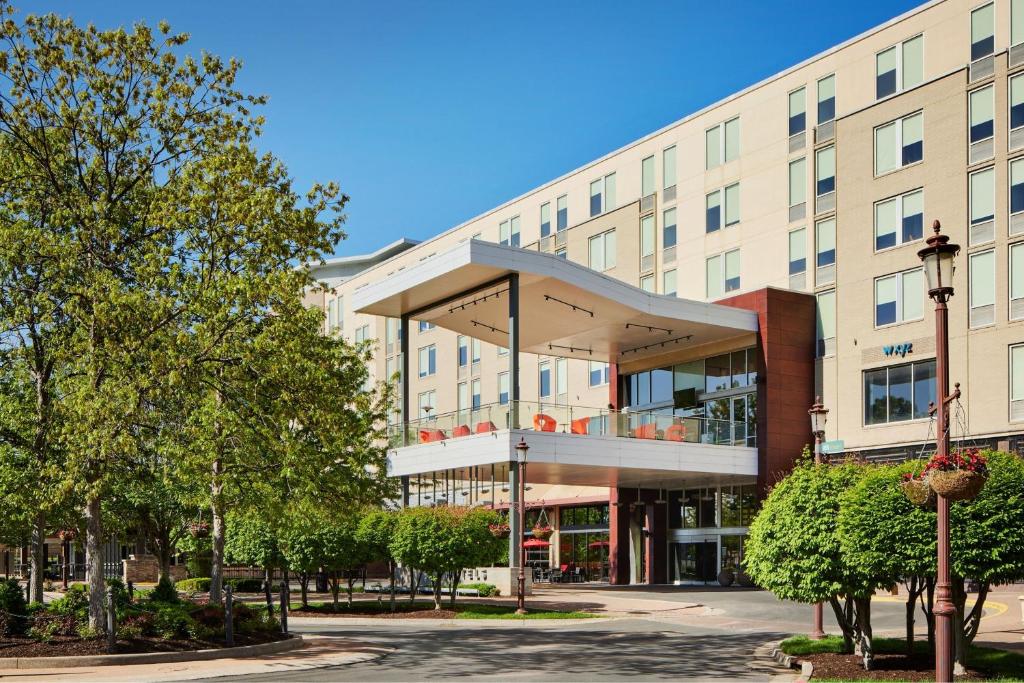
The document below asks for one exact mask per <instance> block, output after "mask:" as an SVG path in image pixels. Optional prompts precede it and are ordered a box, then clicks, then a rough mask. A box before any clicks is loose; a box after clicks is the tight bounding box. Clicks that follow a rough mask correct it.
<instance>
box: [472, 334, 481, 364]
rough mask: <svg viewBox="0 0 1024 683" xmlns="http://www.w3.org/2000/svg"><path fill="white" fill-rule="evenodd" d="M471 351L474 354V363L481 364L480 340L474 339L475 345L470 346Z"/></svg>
mask: <svg viewBox="0 0 1024 683" xmlns="http://www.w3.org/2000/svg"><path fill="white" fill-rule="evenodd" d="M470 349H471V350H472V352H473V354H472V361H473V362H474V363H479V362H480V340H479V339H474V340H473V343H472V344H470Z"/></svg>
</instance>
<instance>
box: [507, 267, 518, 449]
mask: <svg viewBox="0 0 1024 683" xmlns="http://www.w3.org/2000/svg"><path fill="white" fill-rule="evenodd" d="M508 391H509V405H510V406H511V408H512V415H511V418H512V419H511V421H510V422H509V427H510V428H512V429H519V273H512V274H511V275H509V276H508Z"/></svg>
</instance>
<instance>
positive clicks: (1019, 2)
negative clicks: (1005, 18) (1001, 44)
mask: <svg viewBox="0 0 1024 683" xmlns="http://www.w3.org/2000/svg"><path fill="white" fill-rule="evenodd" d="M1020 43H1024V0H1010V45H1018V44H1020Z"/></svg>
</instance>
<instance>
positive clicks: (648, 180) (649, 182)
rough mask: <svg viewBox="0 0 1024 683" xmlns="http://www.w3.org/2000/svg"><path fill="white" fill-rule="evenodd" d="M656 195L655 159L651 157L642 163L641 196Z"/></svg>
mask: <svg viewBox="0 0 1024 683" xmlns="http://www.w3.org/2000/svg"><path fill="white" fill-rule="evenodd" d="M652 194H654V157H653V156H649V157H647V158H646V159H644V160H643V161H641V162H640V196H641V197H647V196H650V195H652Z"/></svg>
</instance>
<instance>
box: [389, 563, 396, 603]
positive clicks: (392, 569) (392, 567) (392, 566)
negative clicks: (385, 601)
mask: <svg viewBox="0 0 1024 683" xmlns="http://www.w3.org/2000/svg"><path fill="white" fill-rule="evenodd" d="M388 575H389V576H390V577H391V586H390V588H391V611H392V612H394V611H395V562H394V560H388Z"/></svg>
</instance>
